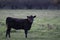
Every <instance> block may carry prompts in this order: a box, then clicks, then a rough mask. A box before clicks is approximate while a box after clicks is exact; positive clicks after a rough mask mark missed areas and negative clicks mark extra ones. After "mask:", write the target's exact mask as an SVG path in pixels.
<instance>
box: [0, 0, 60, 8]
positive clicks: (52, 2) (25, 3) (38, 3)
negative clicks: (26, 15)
mask: <svg viewBox="0 0 60 40" xmlns="http://www.w3.org/2000/svg"><path fill="white" fill-rule="evenodd" d="M0 9H60V0H0Z"/></svg>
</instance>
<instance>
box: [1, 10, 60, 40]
mask: <svg viewBox="0 0 60 40" xmlns="http://www.w3.org/2000/svg"><path fill="white" fill-rule="evenodd" d="M28 15H36V16H37V17H36V18H35V20H34V22H33V24H32V27H31V30H30V31H29V32H28V38H25V36H24V31H23V30H14V29H12V30H11V38H10V40H60V10H0V40H6V38H5V34H6V24H5V20H6V17H8V16H10V17H16V18H26V16H28Z"/></svg>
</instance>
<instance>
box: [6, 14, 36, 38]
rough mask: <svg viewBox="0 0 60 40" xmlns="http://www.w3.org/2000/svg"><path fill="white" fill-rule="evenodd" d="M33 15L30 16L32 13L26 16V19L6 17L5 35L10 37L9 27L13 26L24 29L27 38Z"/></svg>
mask: <svg viewBox="0 0 60 40" xmlns="http://www.w3.org/2000/svg"><path fill="white" fill-rule="evenodd" d="M35 17H36V16H32V15H31V16H27V19H18V18H12V17H7V19H6V25H7V30H6V37H7V36H9V38H10V31H11V28H14V29H16V30H18V29H23V30H24V31H25V37H26V38H27V33H28V30H30V28H31V25H32V23H33V20H34V18H35Z"/></svg>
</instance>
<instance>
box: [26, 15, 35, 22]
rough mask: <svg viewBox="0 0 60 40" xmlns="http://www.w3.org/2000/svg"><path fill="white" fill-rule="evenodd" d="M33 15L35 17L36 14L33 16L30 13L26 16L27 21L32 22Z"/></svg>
mask: <svg viewBox="0 0 60 40" xmlns="http://www.w3.org/2000/svg"><path fill="white" fill-rule="evenodd" d="M35 17H36V15H35V16H32V15H31V16H27V19H28V21H29V22H31V23H32V22H33V20H34V18H35Z"/></svg>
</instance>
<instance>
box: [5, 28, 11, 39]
mask: <svg viewBox="0 0 60 40" xmlns="http://www.w3.org/2000/svg"><path fill="white" fill-rule="evenodd" d="M10 31H11V28H7V30H6V38H7V36H9V38H10Z"/></svg>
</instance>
